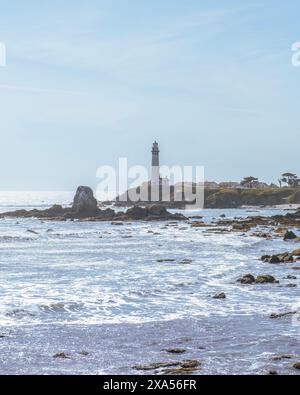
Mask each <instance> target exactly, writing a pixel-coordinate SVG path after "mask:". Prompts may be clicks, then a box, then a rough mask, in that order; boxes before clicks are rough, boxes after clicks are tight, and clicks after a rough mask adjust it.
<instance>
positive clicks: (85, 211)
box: [72, 186, 99, 217]
mask: <svg viewBox="0 0 300 395" xmlns="http://www.w3.org/2000/svg"><path fill="white" fill-rule="evenodd" d="M72 212H73V213H74V214H75V215H76V216H78V217H88V216H93V215H96V214H98V212H99V209H98V203H97V200H96V199H95V197H94V193H93V190H92V189H91V188H90V187H84V186H80V187H78V188H77V192H76V195H75V197H74V201H73V206H72Z"/></svg>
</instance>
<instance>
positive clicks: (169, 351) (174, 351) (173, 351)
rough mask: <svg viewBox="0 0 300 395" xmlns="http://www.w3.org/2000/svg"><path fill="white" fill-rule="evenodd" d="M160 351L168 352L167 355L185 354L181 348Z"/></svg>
mask: <svg viewBox="0 0 300 395" xmlns="http://www.w3.org/2000/svg"><path fill="white" fill-rule="evenodd" d="M162 351H165V352H168V353H169V354H184V353H185V352H186V350H185V349H183V348H168V349H166V350H162Z"/></svg>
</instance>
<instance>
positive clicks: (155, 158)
mask: <svg viewBox="0 0 300 395" xmlns="http://www.w3.org/2000/svg"><path fill="white" fill-rule="evenodd" d="M151 185H153V186H155V185H157V186H159V185H160V175H159V147H158V143H157V141H155V142H154V143H153V146H152V175H151Z"/></svg>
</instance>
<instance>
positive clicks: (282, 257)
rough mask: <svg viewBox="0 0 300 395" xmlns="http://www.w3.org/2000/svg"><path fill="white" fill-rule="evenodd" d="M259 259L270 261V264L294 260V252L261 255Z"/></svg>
mask: <svg viewBox="0 0 300 395" xmlns="http://www.w3.org/2000/svg"><path fill="white" fill-rule="evenodd" d="M261 260H262V261H263V262H265V263H272V264H278V263H290V262H295V260H294V254H293V253H291V254H290V253H288V252H285V253H283V254H278V255H263V256H262V257H261Z"/></svg>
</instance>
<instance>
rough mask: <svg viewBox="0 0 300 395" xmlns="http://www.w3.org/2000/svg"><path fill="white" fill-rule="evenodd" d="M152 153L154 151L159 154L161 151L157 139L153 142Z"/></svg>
mask: <svg viewBox="0 0 300 395" xmlns="http://www.w3.org/2000/svg"><path fill="white" fill-rule="evenodd" d="M152 153H153V154H158V153H159V148H158V142H157V141H155V142H154V143H153V147H152Z"/></svg>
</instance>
